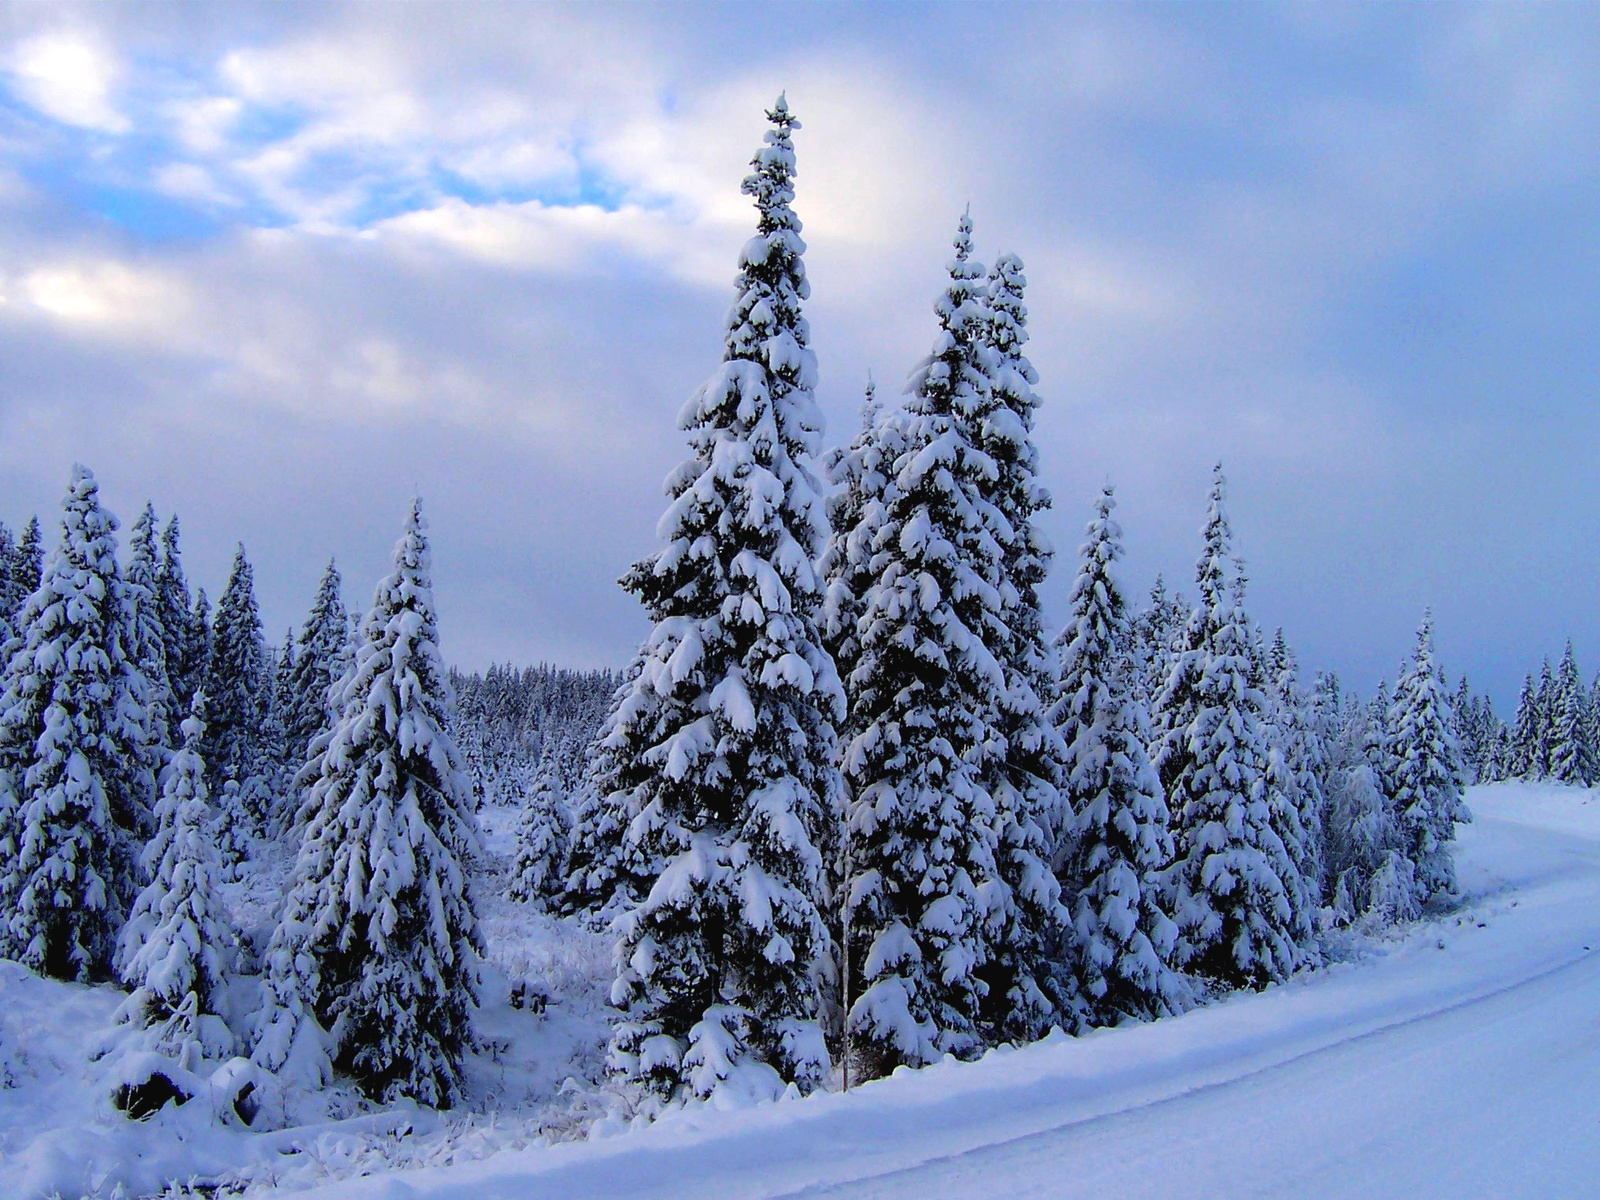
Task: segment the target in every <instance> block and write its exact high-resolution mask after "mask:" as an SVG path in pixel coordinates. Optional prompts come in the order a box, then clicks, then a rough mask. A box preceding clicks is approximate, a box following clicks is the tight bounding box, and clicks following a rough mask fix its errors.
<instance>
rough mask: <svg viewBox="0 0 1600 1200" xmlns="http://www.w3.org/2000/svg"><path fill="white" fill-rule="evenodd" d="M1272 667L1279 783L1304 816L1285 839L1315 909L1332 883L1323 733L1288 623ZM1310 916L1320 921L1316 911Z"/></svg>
mask: <svg viewBox="0 0 1600 1200" xmlns="http://www.w3.org/2000/svg"><path fill="white" fill-rule="evenodd" d="M1267 672H1268V687H1267V690H1268V693H1269V695H1268V699H1269V701H1270V704H1271V709H1272V730H1273V732H1274V734H1275V741H1276V745H1275V746H1274V752H1275V755H1276V758H1275V769H1276V771H1277V773H1278V775H1279V779H1278V786H1279V789H1280V790H1281V791H1282V793H1283V794H1284V796H1285V797H1286V798H1287V799H1288V801H1289V802H1290V803H1291V804H1293V805H1294V807H1295V814H1296V816H1297V817H1298V825H1297V827H1296V828H1295V829H1294V839H1293V840H1292V841H1291V840H1290V838H1289V837H1285V839H1284V840H1285V844H1286V846H1287V847H1288V849H1289V850H1290V852H1291V854H1292V855H1293V857H1294V859H1295V866H1296V867H1297V868H1298V869H1299V872H1300V878H1301V883H1302V885H1303V887H1304V892H1305V904H1306V905H1307V906H1308V908H1309V909H1311V910H1315V909H1316V908H1318V907H1319V906H1320V905H1321V904H1322V898H1323V891H1324V887H1325V884H1326V863H1325V862H1324V860H1323V853H1322V823H1323V813H1322V809H1323V803H1324V798H1323V795H1322V773H1323V766H1322V758H1323V749H1322V739H1321V737H1320V736H1319V735H1318V732H1317V723H1316V718H1315V715H1314V712H1313V706H1312V703H1311V701H1310V699H1309V698H1308V697H1307V696H1306V694H1305V691H1304V689H1303V688H1301V686H1300V664H1299V660H1298V659H1297V658H1296V657H1295V653H1294V650H1293V649H1292V648H1291V647H1290V645H1289V641H1288V639H1287V638H1286V637H1284V634H1283V630H1282V629H1279V630H1278V631H1277V633H1276V634H1275V635H1274V637H1273V639H1272V647H1271V649H1270V650H1269V651H1268V652H1267ZM1307 919H1308V921H1309V922H1310V923H1311V924H1315V920H1314V917H1313V916H1311V914H1309V913H1308V916H1307Z"/></svg>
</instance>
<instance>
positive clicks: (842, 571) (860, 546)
mask: <svg viewBox="0 0 1600 1200" xmlns="http://www.w3.org/2000/svg"><path fill="white" fill-rule="evenodd" d="M902 428H903V423H902V422H901V421H900V420H899V419H898V417H896V416H894V415H888V416H886V415H885V414H884V412H883V410H882V407H881V406H880V405H879V403H878V399H877V389H876V387H875V385H874V384H873V383H872V381H871V380H868V381H867V394H866V399H865V401H864V402H863V404H862V406H861V432H860V433H858V434H857V435H856V437H855V440H854V441H852V442H851V443H850V445H849V446H847V447H841V448H838V449H834V450H830V451H829V452H828V453H827V455H825V456H824V458H823V465H824V467H825V468H826V470H827V473H828V480H829V482H830V483H832V484H833V486H834V491H833V493H832V494H831V495H830V496H829V497H828V526H829V530H830V532H829V535H828V539H827V542H826V543H825V545H824V547H823V551H822V557H821V559H820V560H819V562H818V569H819V570H820V571H821V574H822V578H823V584H824V598H823V608H822V612H823V643H824V645H825V647H826V648H827V650H828V653H829V654H830V655H831V656H832V658H833V662H834V667H835V669H836V670H837V671H838V674H839V678H840V679H842V680H844V681H846V692H847V693H848V691H849V687H848V680H849V678H850V674H851V672H852V671H854V670H855V666H856V661H857V659H858V658H859V657H860V643H859V641H858V631H857V625H858V623H859V622H860V620H861V614H862V611H863V610H864V608H865V605H866V593H867V590H868V589H869V588H870V587H871V584H872V560H873V555H874V554H875V553H876V551H875V548H874V541H875V539H876V536H877V533H878V530H879V529H880V528H881V527H882V526H883V523H884V520H885V519H886V516H887V512H888V509H887V504H888V500H889V496H890V493H891V490H892V488H893V486H894V467H895V463H896V461H897V460H898V459H899V456H900V452H901V451H902V450H903V449H904V444H903V438H901V437H900V436H899V435H900V433H901V431H902Z"/></svg>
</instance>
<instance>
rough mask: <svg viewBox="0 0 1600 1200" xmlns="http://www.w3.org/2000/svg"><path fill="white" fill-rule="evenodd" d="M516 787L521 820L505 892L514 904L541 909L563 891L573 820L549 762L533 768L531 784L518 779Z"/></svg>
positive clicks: (553, 766)
mask: <svg viewBox="0 0 1600 1200" xmlns="http://www.w3.org/2000/svg"><path fill="white" fill-rule="evenodd" d="M515 786H516V790H517V791H519V792H522V793H523V795H522V797H521V799H522V817H521V819H520V820H519V821H518V822H517V854H516V859H515V860H514V861H513V862H512V864H511V882H510V886H509V887H508V888H507V889H506V890H507V892H508V893H509V894H510V896H511V898H512V899H513V900H522V901H524V902H527V903H531V904H537V905H540V906H541V907H542V906H543V905H544V904H545V903H547V902H548V901H549V899H550V898H551V897H552V896H554V895H556V894H557V893H558V892H559V891H560V890H561V880H562V867H563V865H564V863H565V861H566V852H567V838H568V829H569V827H570V824H571V819H572V818H571V814H570V813H569V812H568V811H567V798H566V796H565V795H563V794H562V790H561V785H560V783H559V782H558V780H557V779H556V769H555V765H554V764H553V763H552V762H551V761H550V760H549V759H548V758H547V759H545V760H544V761H542V762H540V763H539V765H538V766H537V767H535V768H534V772H533V779H532V781H531V782H530V783H528V784H527V785H526V786H524V785H523V783H522V781H521V780H520V778H518V779H517V780H516V784H515Z"/></svg>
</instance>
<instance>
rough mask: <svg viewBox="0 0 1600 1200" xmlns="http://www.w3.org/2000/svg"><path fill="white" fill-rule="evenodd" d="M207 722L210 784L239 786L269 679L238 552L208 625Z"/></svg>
mask: <svg viewBox="0 0 1600 1200" xmlns="http://www.w3.org/2000/svg"><path fill="white" fill-rule="evenodd" d="M205 679H206V684H205V692H206V701H207V704H208V711H209V713H210V720H209V721H208V723H207V727H206V744H205V755H204V757H205V760H206V764H207V766H208V767H209V768H210V769H211V770H212V772H213V773H214V775H215V778H217V779H219V780H228V779H232V780H236V781H238V782H239V783H241V784H242V783H243V782H244V781H245V780H246V779H247V778H248V777H249V768H250V765H251V764H252V762H253V761H254V757H255V752H256V745H255V741H256V737H257V734H258V731H259V729H260V727H261V721H262V718H263V717H264V716H265V715H266V706H265V704H264V703H263V701H264V700H265V699H266V698H267V690H268V688H269V686H270V679H271V676H270V675H269V674H268V665H267V647H266V642H265V641H264V640H263V639H262V636H261V615H260V613H259V611H258V610H257V608H256V585H255V571H254V569H253V568H252V567H251V566H250V562H249V560H248V559H246V558H245V556H244V546H242V545H241V546H240V547H239V548H238V549H237V550H236V551H235V552H234V556H233V569H232V570H231V571H230V572H229V574H228V586H227V587H226V588H224V589H223V592H222V599H221V600H219V601H218V602H217V612H216V615H215V616H214V617H213V618H212V621H211V653H210V657H209V662H208V663H207V665H206V674H205Z"/></svg>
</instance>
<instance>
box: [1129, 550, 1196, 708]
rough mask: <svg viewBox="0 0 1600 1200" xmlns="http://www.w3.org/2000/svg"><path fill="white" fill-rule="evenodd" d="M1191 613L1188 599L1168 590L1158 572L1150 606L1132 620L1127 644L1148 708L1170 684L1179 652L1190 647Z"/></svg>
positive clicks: (1136, 681)
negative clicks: (1173, 666) (1168, 682)
mask: <svg viewBox="0 0 1600 1200" xmlns="http://www.w3.org/2000/svg"><path fill="white" fill-rule="evenodd" d="M1189 613H1190V609H1189V605H1188V602H1187V601H1185V600H1184V598H1183V597H1182V596H1181V595H1179V594H1178V593H1176V592H1169V591H1168V590H1167V581H1166V578H1165V577H1164V576H1161V575H1157V576H1156V582H1155V585H1154V586H1153V587H1152V588H1151V589H1150V603H1149V606H1148V607H1147V608H1145V609H1144V610H1143V611H1142V612H1140V613H1139V614H1138V615H1137V616H1136V617H1134V618H1133V620H1132V622H1131V624H1130V628H1129V641H1128V648H1127V650H1128V659H1129V662H1130V665H1131V668H1132V672H1133V674H1132V676H1131V682H1132V684H1133V687H1134V690H1135V692H1136V693H1137V694H1138V696H1139V698H1140V699H1141V700H1142V701H1143V702H1144V704H1145V706H1146V707H1147V708H1148V707H1151V706H1153V705H1154V704H1155V699H1156V697H1157V696H1159V695H1160V694H1161V692H1162V689H1163V688H1165V687H1166V686H1167V680H1168V679H1169V678H1170V677H1171V675H1172V664H1173V662H1174V661H1175V659H1176V657H1177V655H1178V654H1180V653H1181V652H1182V651H1183V650H1185V649H1187V647H1188V639H1189Z"/></svg>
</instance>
